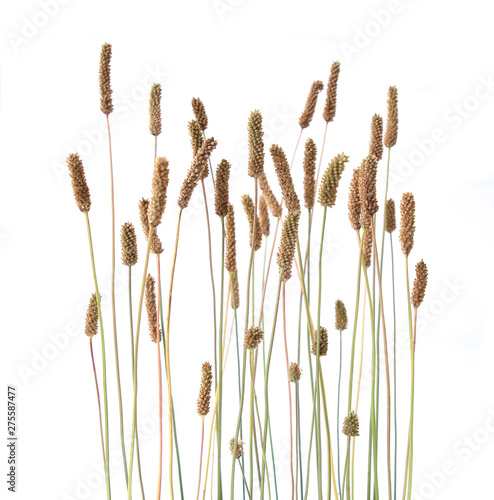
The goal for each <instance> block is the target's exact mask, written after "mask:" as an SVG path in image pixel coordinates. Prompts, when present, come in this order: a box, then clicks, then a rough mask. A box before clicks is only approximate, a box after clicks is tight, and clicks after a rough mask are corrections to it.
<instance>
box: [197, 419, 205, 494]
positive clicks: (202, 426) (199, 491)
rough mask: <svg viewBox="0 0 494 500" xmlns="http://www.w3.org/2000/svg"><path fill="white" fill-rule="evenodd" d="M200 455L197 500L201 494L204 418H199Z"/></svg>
mask: <svg viewBox="0 0 494 500" xmlns="http://www.w3.org/2000/svg"><path fill="white" fill-rule="evenodd" d="M201 429H202V430H201V453H200V454H199V481H198V485H197V500H199V495H200V493H201V471H202V451H203V448H204V417H202V418H201Z"/></svg>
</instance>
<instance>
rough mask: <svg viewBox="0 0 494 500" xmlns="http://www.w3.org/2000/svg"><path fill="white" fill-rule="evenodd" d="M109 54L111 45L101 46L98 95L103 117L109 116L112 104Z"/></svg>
mask: <svg viewBox="0 0 494 500" xmlns="http://www.w3.org/2000/svg"><path fill="white" fill-rule="evenodd" d="M111 52H112V48H111V44H109V43H105V44H103V46H102V47H101V54H100V60H99V93H100V109H101V111H102V112H103V113H104V114H105V115H109V114H110V113H111V112H112V111H113V102H112V97H111V95H112V92H113V91H112V90H111V87H110V62H111Z"/></svg>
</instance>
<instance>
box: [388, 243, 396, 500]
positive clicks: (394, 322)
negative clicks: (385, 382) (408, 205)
mask: <svg viewBox="0 0 494 500" xmlns="http://www.w3.org/2000/svg"><path fill="white" fill-rule="evenodd" d="M389 243H390V250H391V283H392V287H393V380H394V383H393V392H394V394H393V404H394V424H395V429H394V430H395V450H394V452H395V466H394V491H393V498H394V500H396V484H397V474H396V463H397V457H398V415H397V411H396V404H397V403H396V304H395V263H394V254H393V233H389Z"/></svg>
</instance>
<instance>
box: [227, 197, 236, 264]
mask: <svg viewBox="0 0 494 500" xmlns="http://www.w3.org/2000/svg"><path fill="white" fill-rule="evenodd" d="M225 223H226V224H225V225H226V229H225V233H226V236H225V238H226V255H225V269H226V270H227V271H228V272H229V273H233V272H235V271H236V270H237V244H236V241H235V211H234V209H233V205H232V204H229V205H228V212H227V214H226V218H225Z"/></svg>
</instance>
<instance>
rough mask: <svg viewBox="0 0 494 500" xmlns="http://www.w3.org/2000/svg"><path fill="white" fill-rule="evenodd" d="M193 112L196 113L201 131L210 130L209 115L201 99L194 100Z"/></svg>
mask: <svg viewBox="0 0 494 500" xmlns="http://www.w3.org/2000/svg"><path fill="white" fill-rule="evenodd" d="M192 110H193V111H194V115H195V117H196V121H197V123H198V124H199V128H200V129H201V130H206V129H207V128H208V115H207V114H206V108H205V107H204V104H203V103H202V101H201V100H200V99H199V98H193V99H192Z"/></svg>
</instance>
